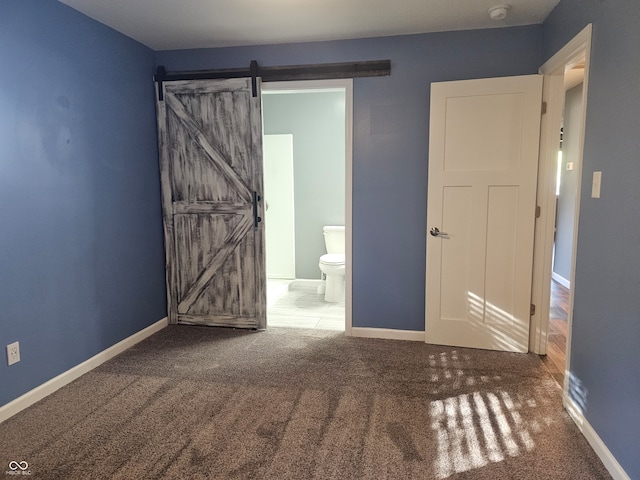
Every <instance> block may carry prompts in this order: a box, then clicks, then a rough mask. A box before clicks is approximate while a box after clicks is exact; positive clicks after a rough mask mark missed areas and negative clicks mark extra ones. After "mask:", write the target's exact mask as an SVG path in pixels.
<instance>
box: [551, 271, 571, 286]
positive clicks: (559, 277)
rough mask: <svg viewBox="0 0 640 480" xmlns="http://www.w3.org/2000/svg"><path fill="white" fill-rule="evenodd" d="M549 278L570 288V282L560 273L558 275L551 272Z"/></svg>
mask: <svg viewBox="0 0 640 480" xmlns="http://www.w3.org/2000/svg"><path fill="white" fill-rule="evenodd" d="M551 278H553V279H554V280H555V281H556V282H558V283H559V284H560V285H562V286H563V287H565V288H571V282H570V281H569V280H567V279H566V278H564V277H563V276H562V275H558V274H557V273H556V272H551Z"/></svg>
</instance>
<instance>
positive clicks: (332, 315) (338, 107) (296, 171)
mask: <svg viewBox="0 0 640 480" xmlns="http://www.w3.org/2000/svg"><path fill="white" fill-rule="evenodd" d="M351 89H352V80H324V81H304V82H281V83H268V84H263V85H262V112H263V155H264V197H265V199H264V200H265V203H264V205H265V223H264V225H265V239H266V242H265V243H266V247H265V254H266V255H265V256H266V277H267V278H266V285H267V325H268V326H275V327H290V328H312V329H324V330H334V331H347V333H350V326H351V318H350V317H351V315H350V310H351V308H350V303H351V302H350V300H351V265H350V262H351V255H350V245H351V225H350V211H351V207H350V205H351V189H350V184H351V181H350V179H351V118H352V113H351V108H352V107H351V104H352V102H351V98H352V95H351ZM325 226H342V227H344V242H343V243H344V267H343V271H345V276H344V280H343V279H340V280H341V281H344V284H345V287H344V294H343V295H342V296H341V297H340V298H339V299H336V298H330V297H327V298H325V295H324V289H326V277H325V276H324V275H323V273H322V272H321V270H320V267H319V260H320V257H321V256H322V255H323V254H325V253H327V250H326V246H325V237H324V235H323V227H325ZM329 253H331V252H329ZM327 299H328V300H331V301H327ZM336 300H338V301H336Z"/></svg>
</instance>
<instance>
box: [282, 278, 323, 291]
mask: <svg viewBox="0 0 640 480" xmlns="http://www.w3.org/2000/svg"><path fill="white" fill-rule="evenodd" d="M321 284H322V281H321V280H314V279H309V278H296V279H295V280H291V283H290V284H289V290H315V289H317V288H318V287H319V286H320V285H321Z"/></svg>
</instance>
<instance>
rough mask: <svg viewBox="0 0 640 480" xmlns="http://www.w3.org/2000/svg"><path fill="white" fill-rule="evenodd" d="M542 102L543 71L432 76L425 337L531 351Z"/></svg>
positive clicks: (448, 342) (446, 342)
mask: <svg viewBox="0 0 640 480" xmlns="http://www.w3.org/2000/svg"><path fill="white" fill-rule="evenodd" d="M541 100H542V76H541V75H527V76H520V77H501V78H491V79H480V80H462V81H453V82H439V83H432V84H431V112H430V131H429V177H428V178H429V180H428V181H429V186H428V205H427V210H428V212H427V214H428V219H427V220H428V222H427V225H428V228H436V227H437V228H440V229H442V231H443V232H446V233H441V234H440V235H434V234H433V233H431V235H429V234H427V285H426V306H425V312H426V319H425V337H426V341H427V342H429V343H435V344H443V345H453V346H460V347H473V348H485V349H492V350H503V351H513V352H526V351H527V350H528V341H529V322H530V312H529V310H530V299H531V269H532V261H533V238H534V224H535V210H536V209H535V199H536V173H537V169H538V146H539V134H540V112H541V109H540V107H541ZM494 107H495V108H494ZM458 191H459V192H458ZM456 193H460V195H457V194H456ZM463 193H464V195H463Z"/></svg>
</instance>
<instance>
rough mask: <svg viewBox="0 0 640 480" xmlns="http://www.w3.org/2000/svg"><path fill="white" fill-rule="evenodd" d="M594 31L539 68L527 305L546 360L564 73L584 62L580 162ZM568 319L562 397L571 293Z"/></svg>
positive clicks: (532, 345) (536, 347)
mask: <svg viewBox="0 0 640 480" xmlns="http://www.w3.org/2000/svg"><path fill="white" fill-rule="evenodd" d="M591 33H592V25H591V24H589V25H587V26H586V27H585V28H584V29H583V30H582V31H581V32H580V33H578V34H577V35H576V36H575V37H574V38H573V39H572V40H571V41H570V42H569V43H567V44H566V45H565V46H564V47H563V48H562V49H560V50H559V51H558V52H557V53H556V54H555V55H553V57H551V58H550V59H549V60H548V61H547V62H545V64H544V65H542V67H540V70H539V73H540V74H542V75H544V87H543V96H542V99H543V101H544V102H546V103H547V109H546V114H545V115H543V116H542V123H541V127H540V161H539V165H538V194H537V195H538V197H537V198H538V206H539V207H540V217H539V218H538V219H537V222H536V233H535V246H534V256H533V258H534V264H533V284H532V292H531V303H533V304H535V305H536V313H535V315H532V316H531V329H530V332H531V333H530V339H529V350H530V351H531V352H534V353H537V354H540V355H544V354H546V353H547V336H548V329H549V305H550V290H551V278H552V258H553V236H554V226H555V176H556V168H557V163H556V162H557V153H558V142H559V136H560V133H559V132H560V125H561V122H562V109H563V102H564V86H563V79H564V72H565V71H566V70H567V69H570V68H571V67H573V66H574V65H575V64H576V63H577V62H578V61H580V60H583V59H584V62H585V66H584V81H583V98H584V101H583V105H582V109H583V110H582V125H581V129H580V138H579V143H578V144H579V146H580V147H579V148H580V150H579V152H578V155H579V157H580V159H582V153H583V146H584V136H585V124H586V110H587V89H588V84H589V58H590V55H591ZM576 175H577V176H578V178H582V160H581V161H580V162H579V163H578V166H577V172H576ZM580 190H581V182H578V186H577V192H576V206H575V215H574V229H573V235H574V236H573V247H572V258H571V271H570V278H569V279H568V280H569V282H570V284H571V285H572V286H573V285H574V275H575V265H576V243H577V238H578V218H579V215H578V212H579V211H580ZM567 313H568V318H567V323H568V325H567V349H566V366H565V376H564V377H565V385H564V391H565V393H566V392H567V381H568V378H569V375H568V374H567V372H568V371H569V360H570V357H571V322H572V316H573V289H571V291H570V294H569V311H568V312H567Z"/></svg>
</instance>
